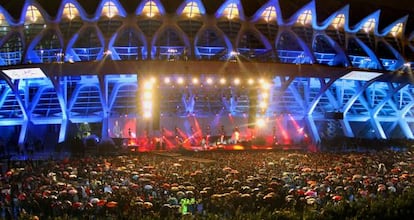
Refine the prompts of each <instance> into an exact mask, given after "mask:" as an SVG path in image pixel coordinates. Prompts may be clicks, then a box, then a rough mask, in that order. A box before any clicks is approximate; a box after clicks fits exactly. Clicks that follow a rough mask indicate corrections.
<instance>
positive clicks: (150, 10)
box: [141, 0, 160, 18]
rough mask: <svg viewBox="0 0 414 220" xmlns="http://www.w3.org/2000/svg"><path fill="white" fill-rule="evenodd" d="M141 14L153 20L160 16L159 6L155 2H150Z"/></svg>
mask: <svg viewBox="0 0 414 220" xmlns="http://www.w3.org/2000/svg"><path fill="white" fill-rule="evenodd" d="M141 14H143V15H145V16H147V17H150V18H152V17H154V16H157V15H160V10H159V9H158V6H157V4H156V3H155V2H154V1H151V0H149V1H147V2H146V3H145V5H144V8H143V9H142V12H141Z"/></svg>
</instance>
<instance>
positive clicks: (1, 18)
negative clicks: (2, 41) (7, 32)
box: [0, 13, 9, 27]
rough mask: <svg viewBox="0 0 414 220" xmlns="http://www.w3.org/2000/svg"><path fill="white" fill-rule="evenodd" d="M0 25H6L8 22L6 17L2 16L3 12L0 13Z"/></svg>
mask: <svg viewBox="0 0 414 220" xmlns="http://www.w3.org/2000/svg"><path fill="white" fill-rule="evenodd" d="M0 26H1V27H8V26H9V23H8V22H7V20H6V17H4V15H3V13H0Z"/></svg>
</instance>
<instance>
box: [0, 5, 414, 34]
mask: <svg viewBox="0 0 414 220" xmlns="http://www.w3.org/2000/svg"><path fill="white" fill-rule="evenodd" d="M119 1H120V2H121V3H122V5H123V6H124V8H125V9H126V10H127V12H133V11H135V9H136V8H137V6H138V4H139V3H140V2H141V0H119ZM38 2H39V3H40V4H41V5H42V6H43V8H44V9H45V10H46V11H47V12H48V13H49V14H50V15H51V16H52V17H53V16H54V15H55V13H56V11H57V9H58V8H59V6H60V3H61V0H38ZM78 2H80V3H81V5H82V6H83V7H84V9H85V10H86V11H87V12H88V13H90V14H93V13H94V12H95V9H96V7H97V5H98V4H99V2H100V1H99V0H78ZM161 2H162V3H163V5H164V8H165V9H166V11H167V12H175V10H176V9H177V7H178V6H179V5H180V4H181V3H182V1H181V0H161ZM202 2H203V3H204V6H205V7H206V10H207V13H209V14H213V13H214V12H215V11H216V10H217V9H218V8H219V7H220V5H222V4H223V3H224V2H225V0H202ZM241 2H242V4H243V7H244V12H245V14H246V15H247V16H251V15H252V14H254V13H255V12H256V11H257V9H259V8H260V7H261V6H262V5H263V4H265V3H267V2H268V0H241ZM309 2H310V0H279V3H280V6H281V8H282V13H283V17H284V18H288V17H290V16H291V15H292V14H293V13H295V12H296V11H297V10H298V9H300V8H301V7H302V6H304V5H305V4H307V3H309ZM315 2H316V10H317V14H318V21H322V20H324V19H325V18H327V17H328V16H329V15H331V14H332V13H333V12H335V11H336V10H338V9H340V8H342V7H343V6H345V5H347V4H349V5H350V15H349V16H350V18H349V19H350V25H354V24H356V23H358V22H359V21H360V20H361V19H363V18H364V17H366V16H368V15H369V14H371V13H373V12H375V11H376V10H378V9H381V15H380V23H379V27H380V29H382V28H384V27H386V26H388V25H389V24H390V23H392V22H393V21H395V20H397V19H398V18H401V17H403V16H405V15H409V19H408V23H407V28H406V29H407V32H406V34H410V33H411V32H412V31H414V0H315ZM23 4H24V0H0V5H2V6H3V7H4V8H5V9H6V10H8V11H9V13H10V14H12V15H13V16H14V17H16V18H17V17H19V16H20V14H21V8H22V6H23Z"/></svg>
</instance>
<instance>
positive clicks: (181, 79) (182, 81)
mask: <svg viewBox="0 0 414 220" xmlns="http://www.w3.org/2000/svg"><path fill="white" fill-rule="evenodd" d="M177 83H178V84H180V85H181V84H183V83H184V79H183V78H182V77H179V78H178V79H177Z"/></svg>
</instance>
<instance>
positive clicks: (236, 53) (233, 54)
mask: <svg viewBox="0 0 414 220" xmlns="http://www.w3.org/2000/svg"><path fill="white" fill-rule="evenodd" d="M239 54H240V53H239V52H237V51H231V52H230V56H237V55H239Z"/></svg>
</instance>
